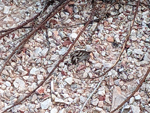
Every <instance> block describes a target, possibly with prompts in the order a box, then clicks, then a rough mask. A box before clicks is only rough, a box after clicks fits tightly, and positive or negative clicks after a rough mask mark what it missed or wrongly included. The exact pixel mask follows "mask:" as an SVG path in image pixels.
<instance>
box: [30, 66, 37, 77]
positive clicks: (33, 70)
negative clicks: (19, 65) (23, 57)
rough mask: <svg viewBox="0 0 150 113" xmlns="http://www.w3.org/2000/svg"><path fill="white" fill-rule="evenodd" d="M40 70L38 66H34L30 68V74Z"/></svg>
mask: <svg viewBox="0 0 150 113" xmlns="http://www.w3.org/2000/svg"><path fill="white" fill-rule="evenodd" d="M38 71H39V69H37V68H36V67H33V68H32V69H31V70H30V74H33V75H36V74H37V72H38Z"/></svg>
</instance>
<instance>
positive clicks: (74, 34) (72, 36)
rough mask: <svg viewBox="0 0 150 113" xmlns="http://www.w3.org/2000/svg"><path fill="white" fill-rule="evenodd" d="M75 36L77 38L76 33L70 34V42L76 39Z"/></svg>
mask: <svg viewBox="0 0 150 113" xmlns="http://www.w3.org/2000/svg"><path fill="white" fill-rule="evenodd" d="M77 36H78V35H77V33H72V34H71V35H70V37H69V38H70V40H71V41H73V40H75V39H76V37H77Z"/></svg>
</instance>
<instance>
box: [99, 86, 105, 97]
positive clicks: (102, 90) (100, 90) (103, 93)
mask: <svg viewBox="0 0 150 113" xmlns="http://www.w3.org/2000/svg"><path fill="white" fill-rule="evenodd" d="M98 94H99V95H101V96H104V95H105V88H104V87H100V88H99V89H98Z"/></svg>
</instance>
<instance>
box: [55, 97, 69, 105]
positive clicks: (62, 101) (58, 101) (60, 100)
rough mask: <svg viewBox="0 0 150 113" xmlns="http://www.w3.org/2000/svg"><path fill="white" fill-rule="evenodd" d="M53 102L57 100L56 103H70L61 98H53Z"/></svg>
mask: <svg viewBox="0 0 150 113" xmlns="http://www.w3.org/2000/svg"><path fill="white" fill-rule="evenodd" d="M54 101H55V102H57V103H65V104H70V103H69V102H65V101H64V100H63V99H60V98H57V97H56V98H55V100H54Z"/></svg>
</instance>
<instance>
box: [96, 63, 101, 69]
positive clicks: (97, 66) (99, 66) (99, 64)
mask: <svg viewBox="0 0 150 113" xmlns="http://www.w3.org/2000/svg"><path fill="white" fill-rule="evenodd" d="M94 67H95V68H96V69H100V68H101V67H102V64H101V63H96V64H94Z"/></svg>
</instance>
